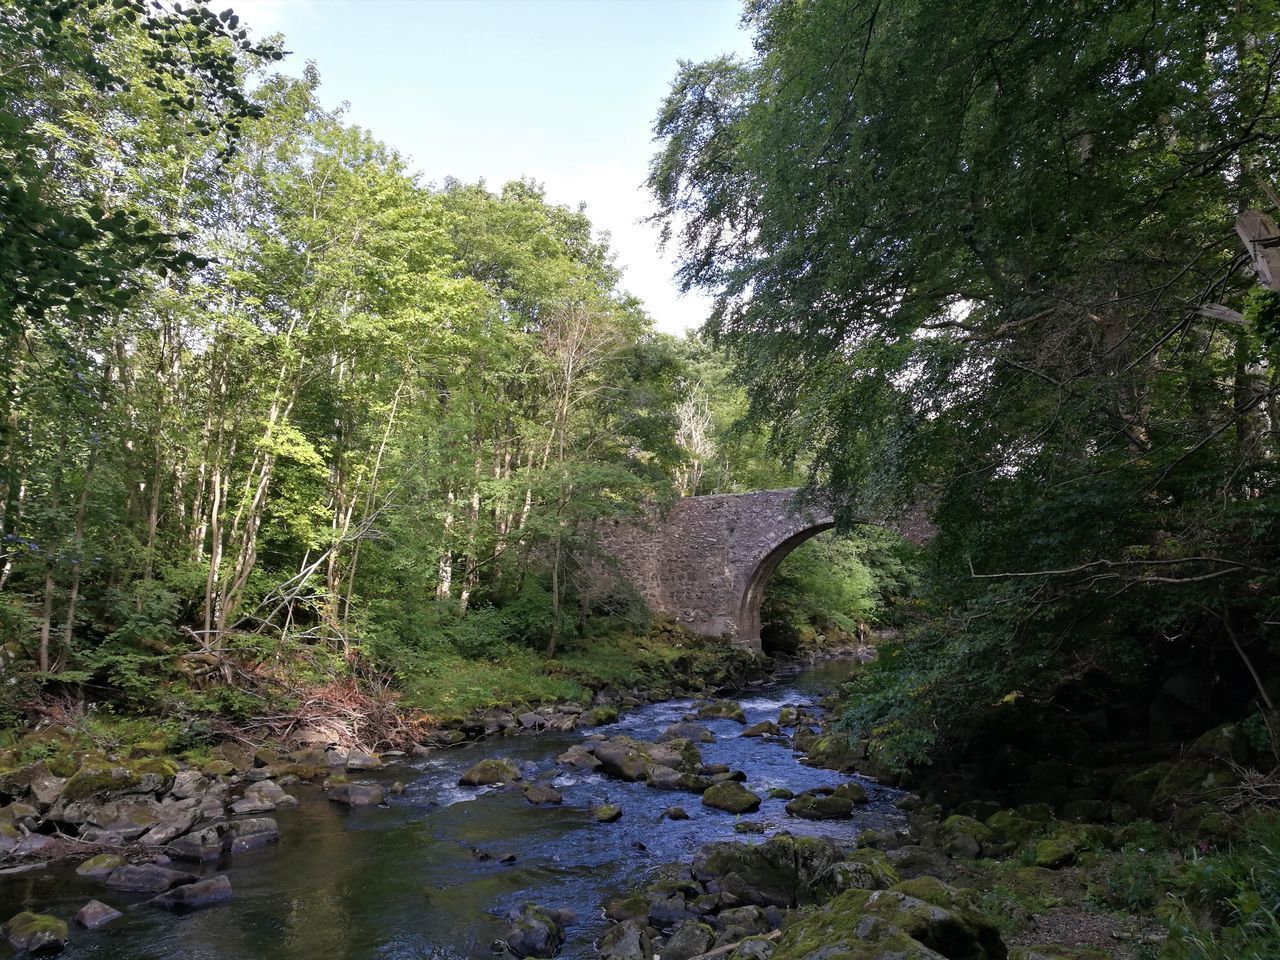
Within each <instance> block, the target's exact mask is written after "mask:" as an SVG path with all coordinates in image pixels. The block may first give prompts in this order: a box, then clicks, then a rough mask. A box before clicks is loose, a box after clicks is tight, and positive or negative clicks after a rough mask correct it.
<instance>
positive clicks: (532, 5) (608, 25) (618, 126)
mask: <svg viewBox="0 0 1280 960" xmlns="http://www.w3.org/2000/svg"><path fill="white" fill-rule="evenodd" d="M231 2H232V4H233V5H234V7H235V9H236V11H237V12H238V13H240V15H241V17H242V18H243V20H244V21H245V22H246V23H247V24H248V25H249V26H250V27H251V28H253V29H254V30H255V32H256V33H258V34H260V35H261V34H266V33H272V32H275V31H280V32H282V33H284V35H285V41H286V43H285V45H286V48H287V49H289V50H290V51H292V53H293V55H292V56H291V57H290V58H289V59H288V60H286V61H285V68H286V69H288V70H290V71H291V72H299V71H301V69H302V67H303V65H304V63H305V62H306V61H307V60H314V61H315V62H316V65H317V66H318V67H319V70H320V76H321V78H322V80H323V83H322V87H321V94H322V98H323V99H324V100H325V102H327V103H329V104H330V105H337V104H338V103H340V102H343V101H346V102H347V103H348V104H349V105H350V109H349V113H348V116H349V117H350V119H351V120H352V121H353V122H355V123H358V124H360V125H361V126H363V127H367V128H368V129H369V130H371V131H372V132H373V133H374V135H375V136H377V137H378V138H379V139H381V140H383V141H385V142H387V143H390V144H392V145H393V146H395V147H397V148H399V149H400V150H401V151H402V152H404V153H405V154H407V155H408V156H409V157H410V158H411V159H412V161H413V164H414V166H415V167H417V168H418V169H420V170H421V171H422V173H423V174H424V175H425V176H426V178H427V179H428V180H432V181H437V182H438V181H440V180H441V179H443V178H444V177H446V176H454V177H457V178H458V179H461V180H467V181H474V180H478V179H481V178H483V179H484V180H486V181H487V182H488V183H489V185H490V186H491V187H493V188H495V189H496V188H497V187H498V186H500V185H501V184H502V183H503V182H504V181H506V180H509V179H513V178H516V177H521V176H526V177H532V178H534V179H536V180H539V181H541V182H543V183H544V184H545V185H546V188H547V194H548V196H549V198H550V199H552V200H554V201H555V202H558V203H567V204H570V205H576V204H578V203H579V202H586V204H587V212H588V214H589V215H590V216H591V218H592V221H593V222H594V223H595V224H596V225H597V227H598V228H601V229H605V230H608V231H609V232H610V233H611V235H612V237H613V242H614V248H615V250H616V251H617V253H618V260H619V263H620V264H621V265H622V266H623V267H624V268H625V270H626V273H625V275H624V284H625V285H626V287H627V288H628V289H630V290H631V291H632V292H633V293H635V294H637V295H638V296H640V297H641V298H643V299H644V301H645V303H646V304H647V306H648V308H649V310H650V312H651V313H652V314H653V317H654V319H655V321H656V322H657V325H658V327H659V328H660V329H663V330H666V331H669V332H672V333H679V332H680V331H682V330H684V329H687V328H689V327H693V326H697V325H698V324H699V323H701V321H702V320H703V319H704V318H705V316H706V313H707V301H706V300H704V299H703V298H701V297H700V296H696V295H689V296H685V297H683V298H681V297H679V296H678V295H677V291H676V288H675V285H674V283H673V282H672V280H671V263H670V258H669V254H666V255H664V254H660V253H659V252H658V250H657V235H656V231H655V230H654V229H653V228H652V227H649V226H645V225H641V224H639V223H638V222H637V221H639V220H640V219H641V218H643V217H644V216H645V215H646V214H647V213H649V212H650V211H651V209H652V206H651V202H650V200H649V198H648V195H647V193H646V192H645V190H644V188H643V186H642V181H643V179H644V176H645V172H646V170H647V167H648V161H649V158H650V156H651V155H652V153H653V151H654V144H653V142H652V139H651V138H652V133H651V128H652V123H653V118H654V116H655V115H656V113H657V109H658V104H659V102H660V101H661V99H662V97H663V96H664V94H665V93H666V91H667V89H668V87H669V86H670V83H671V80H672V78H673V77H674V75H675V71H676V62H677V61H678V60H680V59H687V60H704V59H708V58H710V57H713V56H717V55H719V54H721V53H739V54H746V53H748V52H749V51H750V41H749V38H748V35H747V34H746V33H745V32H744V31H743V30H742V29H741V26H740V24H739V18H740V15H741V11H742V5H741V0H470V2H465V0H239V2H235V0H231Z"/></svg>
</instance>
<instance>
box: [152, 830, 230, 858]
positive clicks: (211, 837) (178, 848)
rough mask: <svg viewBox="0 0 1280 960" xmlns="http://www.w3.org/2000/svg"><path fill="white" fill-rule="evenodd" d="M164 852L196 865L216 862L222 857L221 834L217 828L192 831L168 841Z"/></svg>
mask: <svg viewBox="0 0 1280 960" xmlns="http://www.w3.org/2000/svg"><path fill="white" fill-rule="evenodd" d="M165 852H166V853H168V854H169V856H171V857H175V858H177V859H179V860H194V861H196V862H197V863H201V862H203V861H206V860H217V859H218V857H220V856H221V855H222V833H221V831H220V830H219V828H218V827H217V826H208V827H204V828H203V829H200V830H193V831H192V832H191V833H188V834H187V835H185V836H182V837H178V838H177V839H175V840H172V841H170V842H169V844H168V846H166V847H165Z"/></svg>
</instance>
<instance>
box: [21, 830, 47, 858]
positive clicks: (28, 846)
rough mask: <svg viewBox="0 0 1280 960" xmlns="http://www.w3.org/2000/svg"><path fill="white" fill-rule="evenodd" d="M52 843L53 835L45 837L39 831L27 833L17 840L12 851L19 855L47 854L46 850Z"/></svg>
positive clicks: (35, 855) (38, 855)
mask: <svg viewBox="0 0 1280 960" xmlns="http://www.w3.org/2000/svg"><path fill="white" fill-rule="evenodd" d="M53 843H54V840H53V837H46V836H45V835H44V834H41V833H29V834H27V835H26V836H25V837H23V838H22V839H21V840H19V841H18V843H17V845H16V846H15V847H14V848H13V853H14V855H15V856H19V857H40V856H48V850H49V848H50V847H52V846H53Z"/></svg>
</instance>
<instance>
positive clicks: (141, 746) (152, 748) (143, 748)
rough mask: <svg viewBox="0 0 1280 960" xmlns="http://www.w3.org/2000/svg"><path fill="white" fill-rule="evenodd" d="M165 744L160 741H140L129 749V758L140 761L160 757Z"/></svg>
mask: <svg viewBox="0 0 1280 960" xmlns="http://www.w3.org/2000/svg"><path fill="white" fill-rule="evenodd" d="M164 753H165V744H164V741H162V740H142V741H140V742H138V743H135V744H133V745H132V746H130V747H129V758H130V759H132V760H141V759H142V758H143V757H162V756H164Z"/></svg>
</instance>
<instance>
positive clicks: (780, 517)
mask: <svg viewBox="0 0 1280 960" xmlns="http://www.w3.org/2000/svg"><path fill="white" fill-rule="evenodd" d="M795 495H796V491H795V490H794V489H790V490H762V491H760V492H758V493H727V494H717V495H713V496H706V497H686V498H684V499H682V500H678V501H676V503H675V505H674V506H673V507H672V508H671V509H670V510H668V511H667V512H666V513H665V514H662V515H659V516H656V517H655V518H654V519H653V520H652V521H651V522H650V523H649V524H635V525H627V524H618V525H615V526H612V527H610V528H608V529H606V530H605V531H604V532H603V535H602V537H601V541H602V546H603V548H604V551H605V553H607V554H608V555H609V556H611V557H612V558H613V559H614V560H615V561H616V562H617V567H618V572H619V573H620V574H621V575H622V576H623V577H624V578H625V579H626V580H627V582H628V583H630V584H631V586H632V587H634V588H635V590H636V591H637V593H639V594H640V596H641V597H642V598H643V599H644V601H645V602H646V603H647V604H648V605H649V608H650V609H651V610H652V611H653V612H654V613H656V614H659V615H662V616H666V617H669V618H670V619H672V620H674V621H675V622H677V623H679V624H681V625H683V626H685V627H687V628H689V629H690V630H692V631H693V632H694V633H699V634H703V635H705V636H714V637H724V638H725V639H726V640H728V641H730V642H731V643H734V644H737V645H739V646H744V647H749V648H751V649H753V650H759V649H760V601H761V599H762V597H763V595H764V588H765V584H767V583H768V582H769V578H770V577H771V576H773V572H774V571H775V570H776V569H778V564H780V563H781V562H782V561H783V559H784V558H785V557H786V556H787V554H789V553H790V552H791V551H792V550H794V549H795V548H796V547H798V546H799V545H800V544H802V543H804V541H806V540H808V539H810V538H811V537H814V536H817V535H818V534H819V533H822V531H824V530H829V529H831V528H832V527H833V526H835V522H834V520H833V519H832V517H831V515H830V513H828V512H825V511H823V510H821V509H816V510H815V509H814V508H810V507H805V506H802V505H799V504H797V502H796V499H795ZM868 522H871V521H868ZM878 525H879V526H884V527H887V528H889V529H894V530H897V531H898V532H899V533H901V534H902V535H903V536H905V537H907V538H908V539H910V540H914V541H916V542H924V541H926V540H928V539H929V538H930V537H931V536H932V533H933V530H932V527H931V526H930V525H929V523H928V521H927V520H924V519H923V518H922V517H920V516H912V517H909V518H905V519H902V520H899V521H898V522H892V521H886V522H880V523H878Z"/></svg>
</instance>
